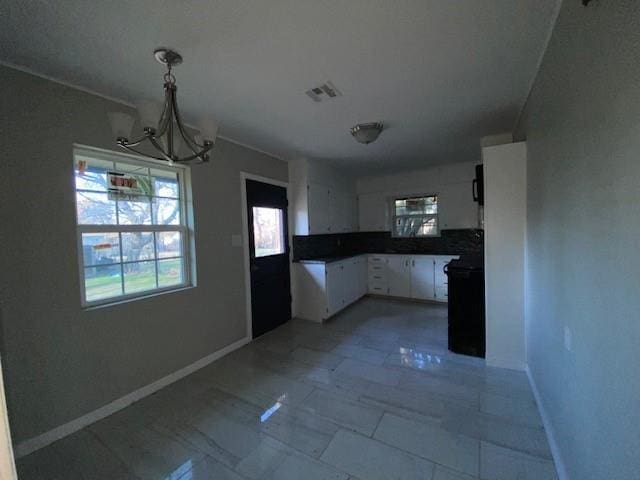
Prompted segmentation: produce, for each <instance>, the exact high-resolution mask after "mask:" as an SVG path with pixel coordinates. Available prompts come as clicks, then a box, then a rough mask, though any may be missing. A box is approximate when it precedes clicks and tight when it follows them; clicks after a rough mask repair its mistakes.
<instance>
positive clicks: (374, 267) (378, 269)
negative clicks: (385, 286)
mask: <svg viewBox="0 0 640 480" xmlns="http://www.w3.org/2000/svg"><path fill="white" fill-rule="evenodd" d="M386 270H387V269H386V265H385V264H376V263H370V264H369V275H371V274H372V273H376V274H380V275H384V274H385V272H386Z"/></svg>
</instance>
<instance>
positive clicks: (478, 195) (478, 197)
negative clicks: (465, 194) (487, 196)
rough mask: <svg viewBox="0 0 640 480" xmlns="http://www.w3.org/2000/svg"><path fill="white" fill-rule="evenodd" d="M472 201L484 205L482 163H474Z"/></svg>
mask: <svg viewBox="0 0 640 480" xmlns="http://www.w3.org/2000/svg"><path fill="white" fill-rule="evenodd" d="M472 189H473V192H472V193H473V201H474V202H478V205H484V170H483V168H482V164H480V165H476V178H474V179H473V184H472Z"/></svg>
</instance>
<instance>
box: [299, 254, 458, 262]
mask: <svg viewBox="0 0 640 480" xmlns="http://www.w3.org/2000/svg"><path fill="white" fill-rule="evenodd" d="M362 255H407V256H418V255H442V256H447V257H457V256H459V255H458V254H451V253H400V252H382V253H381V252H377V253H354V254H353V255H339V256H332V257H316V258H301V259H298V260H294V261H293V263H302V264H321V265H322V264H327V263H333V262H339V261H341V260H345V259H347V258H354V257H360V256H362Z"/></svg>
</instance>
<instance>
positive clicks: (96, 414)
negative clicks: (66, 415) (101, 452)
mask: <svg viewBox="0 0 640 480" xmlns="http://www.w3.org/2000/svg"><path fill="white" fill-rule="evenodd" d="M250 341H251V338H249V337H245V338H242V339H240V340H238V341H237V342H234V343H232V344H230V345H227V346H226V347H224V348H222V349H220V350H218V351H216V352H213V353H212V354H210V355H207V356H206V357H204V358H201V359H200V360H198V361H196V362H194V363H192V364H191V365H187V366H186V367H184V368H181V369H180V370H177V371H175V372H173V373H171V374H169V375H167V376H166V377H162V378H161V379H159V380H156V381H155V382H153V383H150V384H149V385H146V386H144V387H142V388H139V389H138V390H135V391H133V392H131V393H129V394H127V395H125V396H124V397H120V398H118V399H117V400H114V401H113V402H111V403H108V404H107V405H104V406H103V407H100V408H98V409H97V410H94V411H92V412H89V413H87V414H85V415H82V416H81V417H78V418H76V419H75V420H72V421H70V422H68V423H65V424H63V425H60V426H59V427H56V428H54V429H52V430H49V431H48V432H45V433H42V434H40V435H38V436H37V437H33V438H30V439H28V440H25V441H24V442H20V443H19V444H17V445H16V446H15V449H14V450H15V456H16V458H20V457H24V456H25V455H29V454H30V453H32V452H35V451H36V450H40V449H41V448H43V447H46V446H47V445H49V444H51V443H53V442H55V441H56V440H60V439H61V438H64V437H66V436H67V435H71V434H72V433H75V432H77V431H78V430H81V429H82V428H84V427H86V426H87V425H91V424H92V423H95V422H97V421H98V420H102V419H103V418H105V417H108V416H109V415H111V414H113V413H115V412H117V411H118V410H122V409H123V408H126V407H128V406H129V405H131V404H132V403H134V402H137V401H138V400H141V399H142V398H144V397H146V396H148V395H151V394H152V393H155V392H157V391H158V390H160V389H161V388H164V387H166V386H167V385H170V384H172V383H174V382H177V381H178V380H180V379H181V378H184V377H186V376H187V375H190V374H191V373H193V372H195V371H197V370H200V369H201V368H203V367H206V366H207V365H209V364H210V363H212V362H214V361H216V360H218V359H219V358H221V357H224V356H225V355H227V354H228V353H231V352H233V351H234V350H237V349H238V348H240V347H242V346H244V345H246V344H247V343H249V342H250Z"/></svg>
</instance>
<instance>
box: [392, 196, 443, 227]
mask: <svg viewBox="0 0 640 480" xmlns="http://www.w3.org/2000/svg"><path fill="white" fill-rule="evenodd" d="M393 215H394V216H393V220H394V221H393V234H394V236H396V237H428V236H434V235H438V196H437V195H426V196H422V197H409V198H397V199H395V200H394V202H393Z"/></svg>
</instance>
